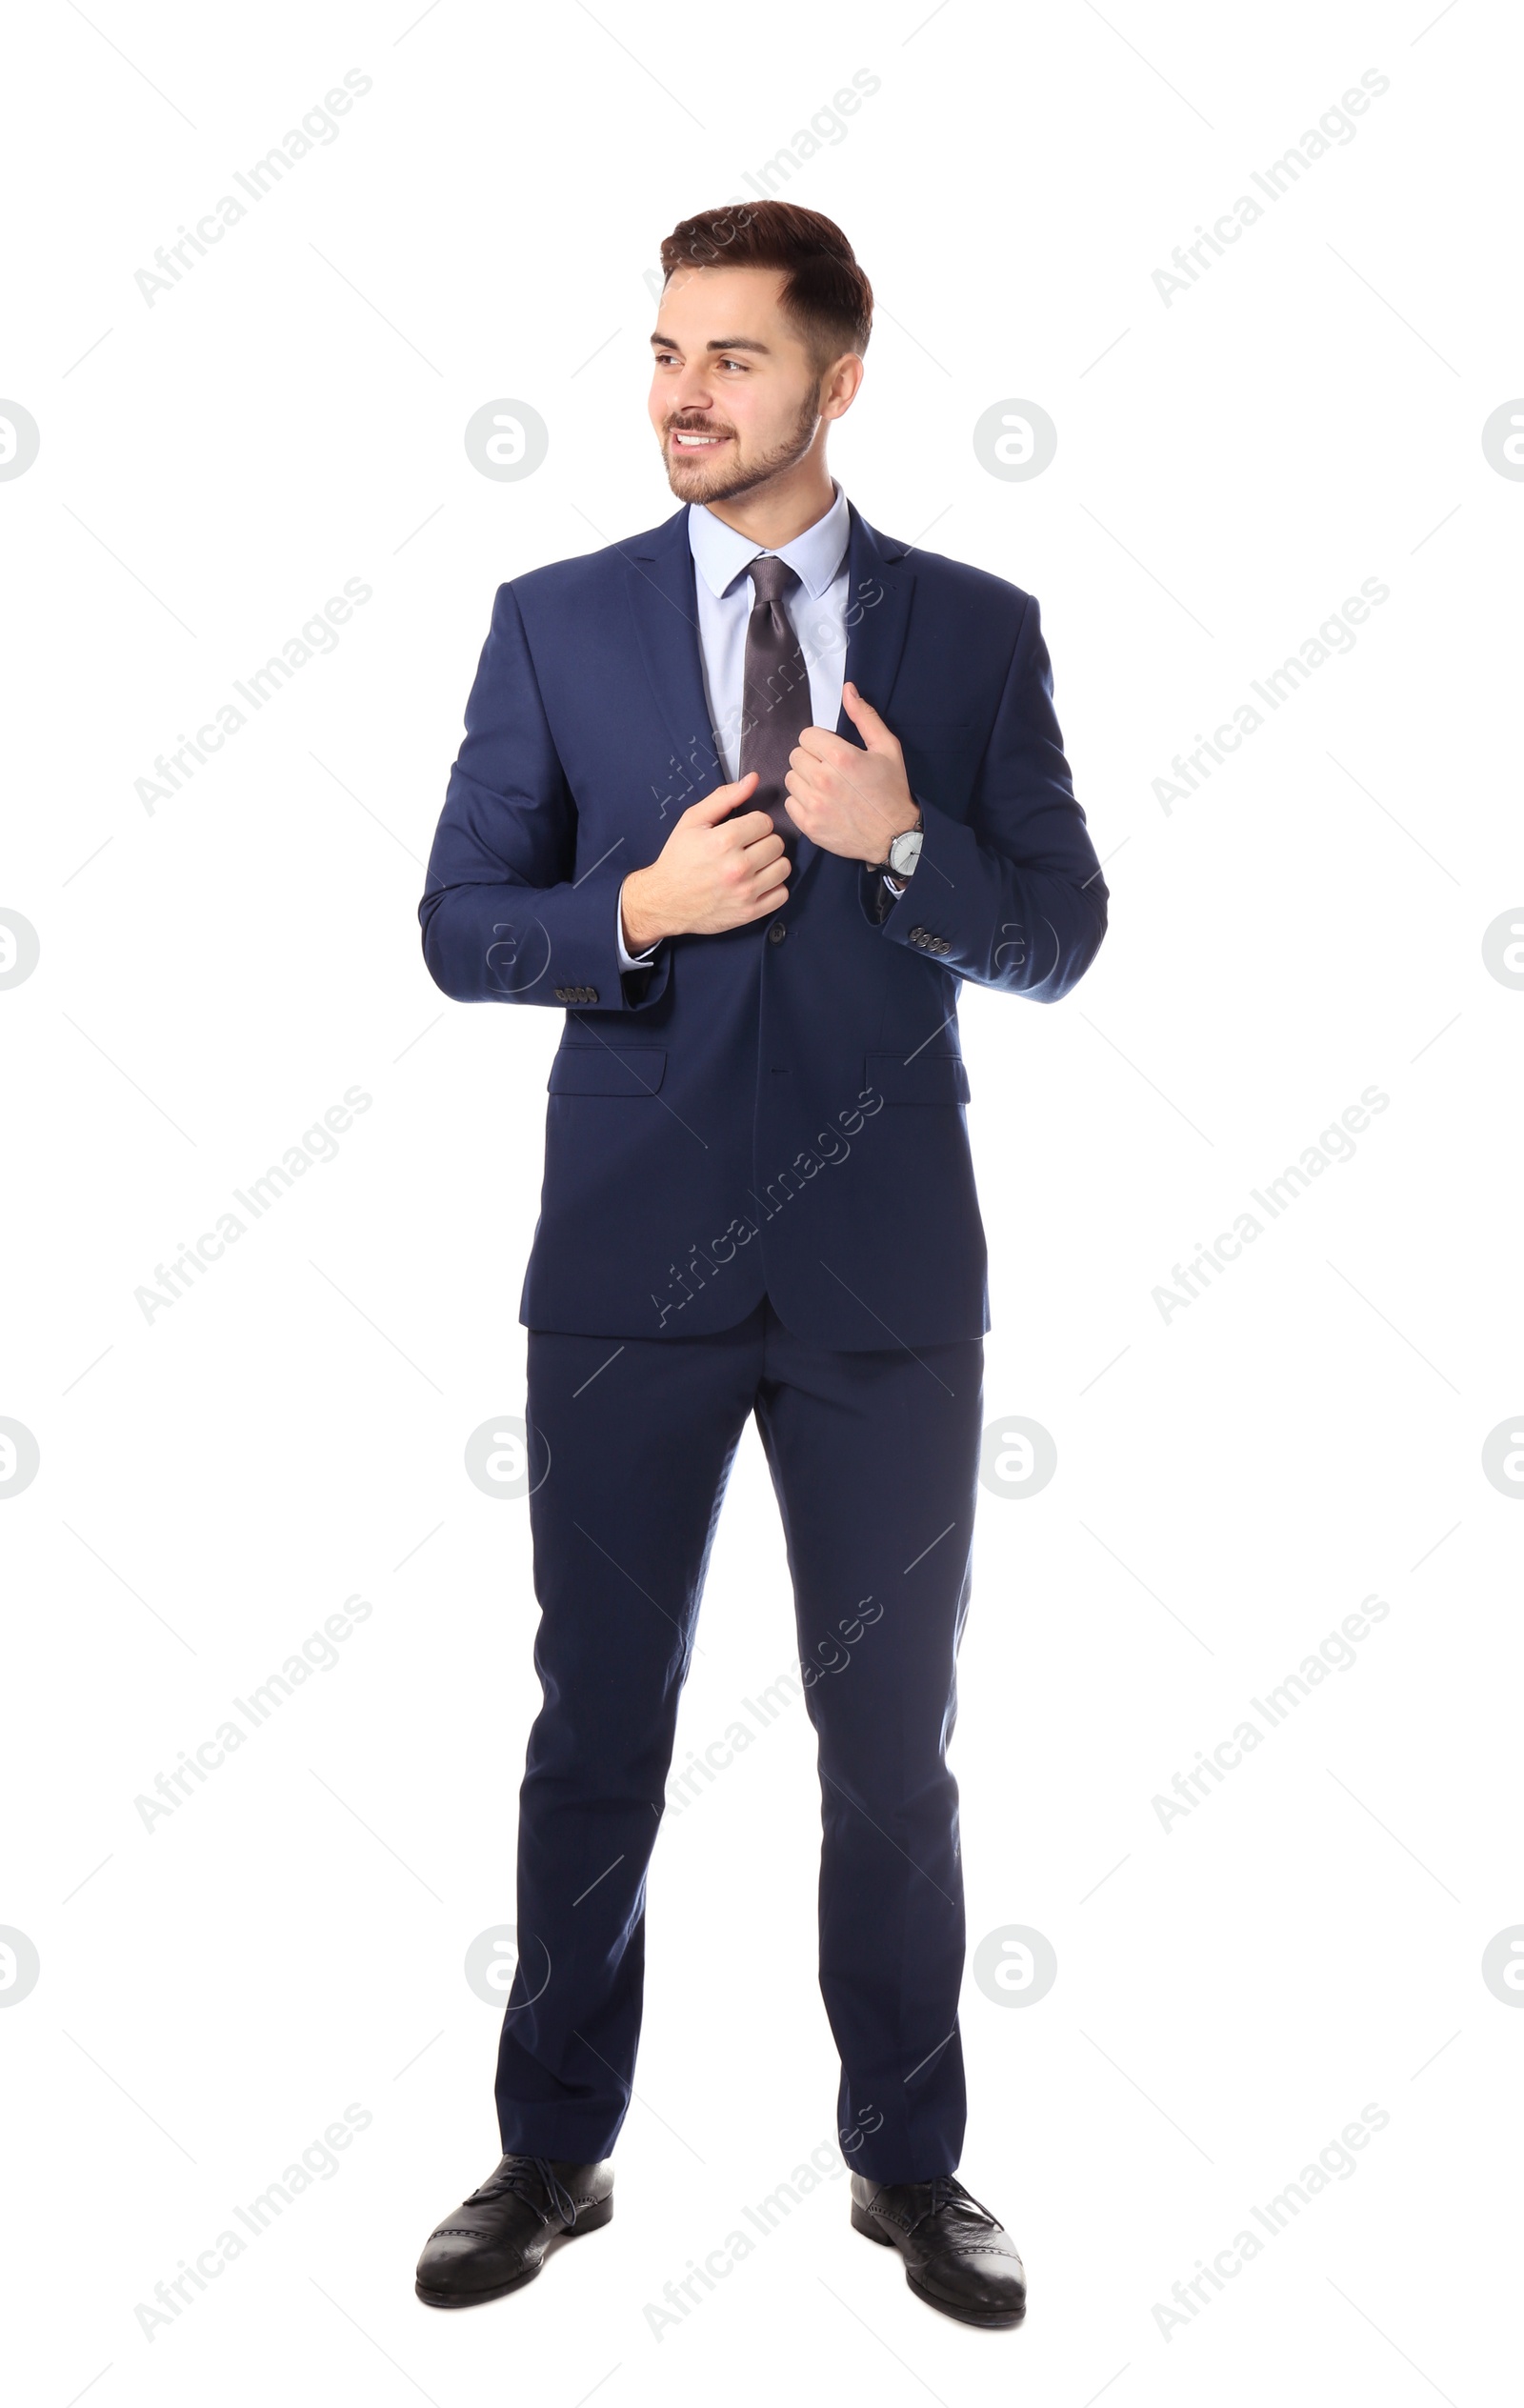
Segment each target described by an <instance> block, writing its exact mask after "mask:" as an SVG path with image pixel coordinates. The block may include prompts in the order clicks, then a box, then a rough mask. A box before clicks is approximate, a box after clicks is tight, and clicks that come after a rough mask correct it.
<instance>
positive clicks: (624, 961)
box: [613, 894, 661, 974]
mask: <svg viewBox="0 0 1524 2408" xmlns="http://www.w3.org/2000/svg"><path fill="white" fill-rule="evenodd" d="M613 941H614V943H615V944H616V945H617V946H618V948H619V969H620V973H621V974H623V973H625V972H626V971H631V970H649V969H650V967H651V965H652V962H653V961H654V960H655V958H656V946H655V945H648V946H647V947H646V950H645V952H644V953H631V952H630V951H629V949H628V947H627V946H626V944H625V923H624V914H623V913H622V912H621V910H620V907H619V897H618V895H617V894H616V895H615V896H614V898H613ZM656 942H657V944H659V943H660V942H661V939H660V938H659V937H658V938H657V940H656Z"/></svg>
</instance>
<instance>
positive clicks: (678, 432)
mask: <svg viewBox="0 0 1524 2408" xmlns="http://www.w3.org/2000/svg"><path fill="white" fill-rule="evenodd" d="M730 439H731V438H730V436H729V435H727V434H699V433H694V432H691V431H688V430H686V429H682V428H679V429H675V430H674V431H673V433H672V442H673V444H674V445H675V447H676V448H677V450H678V451H679V452H709V451H712V450H713V449H714V448H715V447H716V446H717V445H718V444H721V443H729V441H730Z"/></svg>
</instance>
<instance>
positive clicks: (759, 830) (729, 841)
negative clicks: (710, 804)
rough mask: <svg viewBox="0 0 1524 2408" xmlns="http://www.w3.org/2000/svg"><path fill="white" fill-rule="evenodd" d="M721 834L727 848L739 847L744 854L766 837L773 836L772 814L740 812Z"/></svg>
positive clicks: (724, 827)
mask: <svg viewBox="0 0 1524 2408" xmlns="http://www.w3.org/2000/svg"><path fill="white" fill-rule="evenodd" d="M719 833H720V835H721V837H722V839H723V840H724V842H725V844H726V845H727V846H733V845H739V846H740V847H741V849H742V850H743V852H744V851H745V850H746V849H747V848H748V847H749V846H751V845H754V844H759V843H760V842H761V840H762V838H763V837H764V836H767V835H771V833H772V813H771V812H765V811H743V812H740V813H737V815H736V817H735V818H734V819H728V820H727V821H726V822H725V824H724V826H723V827H722V828H721V830H720V832H719Z"/></svg>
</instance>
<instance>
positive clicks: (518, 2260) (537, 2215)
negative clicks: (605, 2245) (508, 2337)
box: [416, 2157, 613, 2308]
mask: <svg viewBox="0 0 1524 2408" xmlns="http://www.w3.org/2000/svg"><path fill="white" fill-rule="evenodd" d="M612 2214H613V2167H612V2163H611V2162H610V2161H609V2159H608V2158H605V2159H604V2161H603V2163H602V2164H601V2165H572V2164H571V2163H570V2162H569V2161H568V2160H567V2159H566V2158H564V2157H504V2159H503V2161H502V2163H501V2164H500V2165H499V2166H498V2169H497V2171H496V2173H495V2174H490V2175H489V2176H488V2177H487V2179H486V2181H485V2182H484V2183H483V2184H482V2186H481V2189H480V2190H479V2191H472V2193H471V2197H470V2198H469V2199H465V2200H463V2201H462V2202H461V2204H460V2206H459V2207H457V2208H456V2210H455V2212H454V2214H453V2215H452V2216H447V2217H446V2218H445V2220H444V2222H443V2223H442V2224H436V2225H435V2227H434V2229H433V2231H432V2232H431V2234H430V2236H429V2238H428V2240H427V2242H426V2243H425V2244H424V2253H423V2256H422V2257H420V2258H419V2260H418V2280H417V2285H416V2289H417V2293H418V2297H419V2298H420V2299H427V2301H428V2302H429V2305H430V2306H431V2308H471V2307H474V2306H475V2305H476V2303H477V2301H478V2300H481V2299H500V2298H502V2296H503V2294H504V2292H505V2291H516V2290H517V2289H518V2287H519V2284H520V2283H522V2282H532V2281H533V2279H534V2277H535V2276H536V2275H537V2274H538V2273H539V2271H540V2268H541V2267H542V2266H543V2265H544V2263H545V2261H546V2259H547V2257H549V2256H550V2254H551V2250H552V2249H558V2248H559V2247H560V2245H561V2243H562V2242H563V2241H566V2240H575V2239H577V2238H578V2237H579V2236H580V2235H581V2234H583V2233H595V2232H596V2231H597V2229H598V2227H599V2225H600V2224H607V2222H608V2221H609V2218H610V2217H611V2216H612Z"/></svg>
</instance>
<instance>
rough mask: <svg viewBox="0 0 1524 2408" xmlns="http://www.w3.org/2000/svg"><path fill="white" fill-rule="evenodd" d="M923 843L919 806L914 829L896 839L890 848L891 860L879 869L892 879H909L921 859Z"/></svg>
mask: <svg viewBox="0 0 1524 2408" xmlns="http://www.w3.org/2000/svg"><path fill="white" fill-rule="evenodd" d="M922 842H923V837H922V832H921V811H920V807H919V805H917V807H916V812H915V825H914V827H913V828H907V829H906V831H905V833H904V834H903V835H900V836H896V837H895V838H894V840H893V842H892V845H891V846H890V848H889V858H888V860H887V861H880V862H879V864H878V867H879V869H880V870H882V871H884V872H886V873H887V874H888V875H889V876H890V877H892V878H908V877H909V876H910V875H911V873H912V871H913V870H914V868H915V864H916V863H917V861H919V859H920V857H921V845H922Z"/></svg>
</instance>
